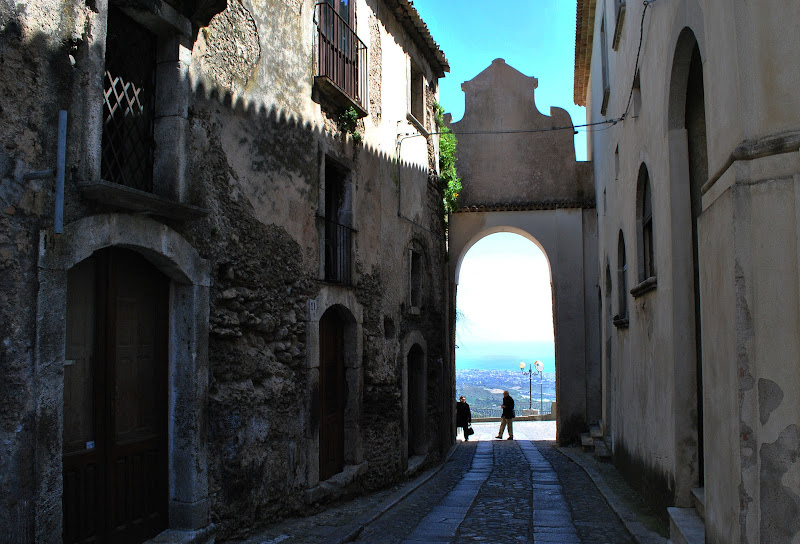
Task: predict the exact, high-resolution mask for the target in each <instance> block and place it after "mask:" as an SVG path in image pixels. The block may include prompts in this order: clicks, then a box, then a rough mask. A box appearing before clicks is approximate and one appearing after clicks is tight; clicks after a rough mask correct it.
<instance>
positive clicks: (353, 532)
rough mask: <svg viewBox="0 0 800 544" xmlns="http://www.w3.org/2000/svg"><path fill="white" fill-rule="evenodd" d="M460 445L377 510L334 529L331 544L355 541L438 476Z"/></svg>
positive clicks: (454, 446) (456, 445) (454, 445)
mask: <svg viewBox="0 0 800 544" xmlns="http://www.w3.org/2000/svg"><path fill="white" fill-rule="evenodd" d="M458 447H459V443H455V444H453V445H452V446H451V447H450V450H449V451H448V452H447V455H446V456H445V458H444V460H442V462H441V463H439V464H438V465H437V466H435V467H433V468H431V469H428V470H427V471H426V472H424V473H422V474H421V475H420V476H417V478H416V479H415V480H412V481H411V482H410V483H409V484H408V485H406V486H404V487H403V488H402V489H400V490H398V491H397V492H396V493H395V494H394V495H392V496H391V497H389V498H388V499H386V500H385V501H383V502H382V503H381V504H380V505H379V506H378V507H377V509H376V510H377V511H374V512H370V513H369V514H363V515H362V517H361V518H359V519H357V520H356V521H354V522H352V523H349V524H347V525H345V526H344V527H342V528H340V529H338V530H336V531H334V532H333V533H331V534H330V535H329V536H330V540H329V543H330V544H345V543H347V542H353V541H354V540H355V539H356V538H358V535H360V534H361V531H363V530H364V528H365V527H366V526H367V525H369V524H370V523H373V522H374V521H375V520H377V519H378V518H379V517H381V516H382V515H384V514H385V513H386V512H388V511H389V510H391V509H392V508H393V507H395V506H396V505H397V504H398V503H399V502H400V501H402V500H403V499H405V498H406V497H408V496H409V495H410V494H411V493H413V492H414V491H416V490H417V488H419V487H420V486H421V485H423V484H424V483H425V482H427V481H428V480H430V479H431V478H433V477H434V476H436V475H437V474H438V473H439V471H440V470H442V469H443V468H444V466H445V465H446V464H447V462H448V461H450V458H451V457H452V456H453V454H454V453H455V451H456V449H457V448H458Z"/></svg>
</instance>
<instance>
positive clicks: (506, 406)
mask: <svg viewBox="0 0 800 544" xmlns="http://www.w3.org/2000/svg"><path fill="white" fill-rule="evenodd" d="M501 408H502V409H503V415H502V417H501V418H500V432H498V433H497V436H496V437H495V438H500V439H502V438H503V431H504V430H505V428H506V425H508V440H514V399H512V398H511V395H509V394H508V391H503V405H502V406H501Z"/></svg>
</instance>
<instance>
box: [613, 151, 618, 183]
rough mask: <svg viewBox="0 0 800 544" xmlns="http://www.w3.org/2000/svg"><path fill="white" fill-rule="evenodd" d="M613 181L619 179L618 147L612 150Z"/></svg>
mask: <svg viewBox="0 0 800 544" xmlns="http://www.w3.org/2000/svg"><path fill="white" fill-rule="evenodd" d="M614 179H619V145H618V146H617V148H616V149H615V150H614Z"/></svg>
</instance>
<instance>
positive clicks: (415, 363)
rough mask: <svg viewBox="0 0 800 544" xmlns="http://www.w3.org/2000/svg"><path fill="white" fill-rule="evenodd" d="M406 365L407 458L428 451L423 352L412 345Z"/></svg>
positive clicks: (418, 347) (417, 346)
mask: <svg viewBox="0 0 800 544" xmlns="http://www.w3.org/2000/svg"><path fill="white" fill-rule="evenodd" d="M406 361H407V364H408V457H409V458H410V457H414V456H415V455H425V454H426V453H427V451H428V448H427V440H426V433H425V413H426V412H427V396H426V394H425V389H426V383H425V382H426V380H425V352H424V351H423V349H422V348H421V347H420V346H419V344H414V345H413V346H411V349H410V350H409V352H408V356H407V357H406Z"/></svg>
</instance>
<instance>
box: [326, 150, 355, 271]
mask: <svg viewBox="0 0 800 544" xmlns="http://www.w3.org/2000/svg"><path fill="white" fill-rule="evenodd" d="M348 175H349V171H348V170H347V169H346V168H345V167H344V166H342V165H340V164H338V163H337V162H335V161H334V160H332V159H329V158H327V159H326V160H325V279H326V280H327V281H331V282H336V283H342V284H345V285H350V284H351V282H352V273H351V269H352V260H351V259H352V244H353V229H352V228H350V227H349V226H348V225H347V224H346V223H347V222H348V220H349V216H350V206H349V199H348V193H347V178H348Z"/></svg>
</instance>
